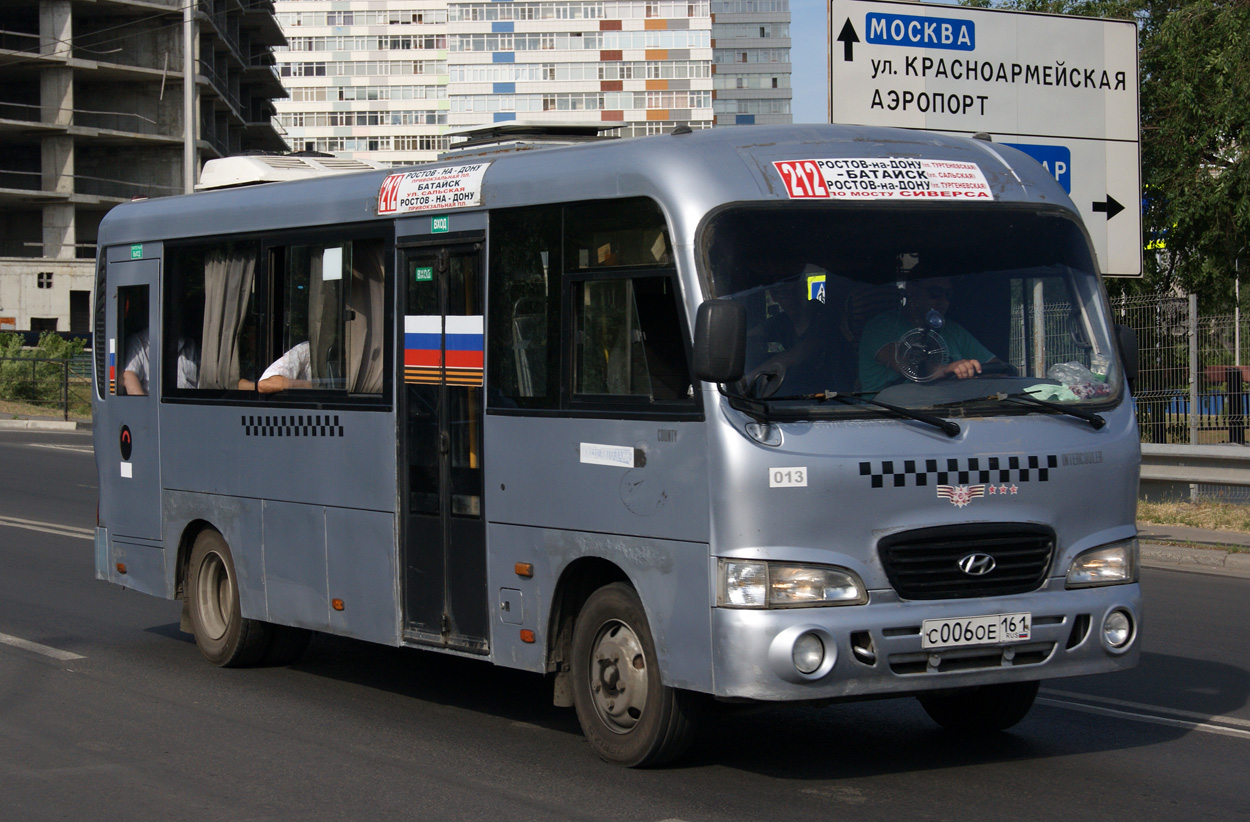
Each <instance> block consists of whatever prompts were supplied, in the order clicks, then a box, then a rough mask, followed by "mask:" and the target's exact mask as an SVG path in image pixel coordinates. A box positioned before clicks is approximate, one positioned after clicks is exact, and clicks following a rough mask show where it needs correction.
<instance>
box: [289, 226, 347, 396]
mask: <svg viewBox="0 0 1250 822" xmlns="http://www.w3.org/2000/svg"><path fill="white" fill-rule="evenodd" d="M343 250H344V248H343V246H339V245H336V246H329V247H321V246H316V247H313V248H293V249H292V251H302V252H304V253H303V254H297V255H291V257H288V259H290V260H292V261H293V262H295V264H296V265H298V261H299V259H300V258H301V257H303V258H305V259H306V260H307V265H308V269H307V276H308V279H307V280H306V281H304V280H303V278H302V277H301V276H293V277H291V278H289V279H288V281H287V294H288V296H287V300H288V307H289V308H288V310H289V312H290V314H289V316H297V315H298V314H300V313H302V311H301V309H303V308H304V306H300V305H298V303H299V302H301V299H300V298H301V297H305V295H306V299H307V301H308V302H307V312H308V314H307V316H308V343H309V348H310V352H309V355H310V357H311V358H312V377H313V384H314V385H318V386H321V387H323V388H342V387H343V367H342V362H343V349H342V341H341V338H340V335H339V328H340V323H341V317H342V307H341V302H340V300H339V297H340V293H341V291H342V288H341V286H342V283H343ZM300 273H301V274H302V273H303V272H300ZM304 282H307V291H306V292H305V294H300V291H302V290H303V288H302V286H303V283H304ZM296 327H297V324H296V323H290V324H289V325H288V339H287V340H286V345H287V347H288V348H291V347H293V346H295V345H297V344H298V343H300V342H302V341H303V340H298V339H295V338H296V337H299V336H302V335H301V334H299V333H298V331H296V330H295V328H296Z"/></svg>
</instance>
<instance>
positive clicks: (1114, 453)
mask: <svg viewBox="0 0 1250 822" xmlns="http://www.w3.org/2000/svg"><path fill="white" fill-rule="evenodd" d="M513 148H519V149H521V150H512V151H504V150H498V151H495V150H492V149H491V148H490V147H489V146H479V147H477V148H472V149H466V150H465V151H463V152H461V153H460V154H459V155H457V156H452V157H448V158H446V159H444V160H442V161H439V162H437V163H432V164H429V165H424V166H419V167H411V168H399V169H380V170H368V171H362V172H358V173H346V174H330V175H312V176H310V178H309V179H305V180H297V181H292V182H274V183H265V184H259V185H250V186H238V187H233V188H227V189H222V190H206V191H200V192H197V193H194V194H191V195H187V196H180V197H170V198H164V199H158V200H149V201H143V202H135V203H130V204H125V205H122V206H119V207H117V208H115V209H114V210H113V211H111V212H110V213H109V214H108V215H107V216H106V218H105V219H104V220H103V222H102V223H101V225H100V230H99V249H100V252H99V268H98V288H97V292H96V311H95V346H94V351H95V377H96V382H95V397H94V414H95V424H94V437H95V453H96V460H97V465H98V470H99V478H100V506H99V522H98V527H97V529H96V538H95V556H96V562H95V567H96V574H97V576H98V577H99V578H100V579H103V580H107V581H109V582H112V583H116V584H118V585H122V586H126V587H128V588H131V589H134V590H137V591H142V592H145V593H148V594H152V595H155V596H158V597H164V598H167V599H171V600H180V601H181V602H182V603H183V619H182V624H183V628H184V629H185V630H187V631H189V632H190V633H192V634H193V635H194V637H195V641H196V643H197V645H198V647H199V650H200V651H201V653H202V654H203V655H204V656H205V657H206V658H207V659H208V661H209V662H211V663H213V664H215V665H220V666H243V665H257V664H271V665H272V664H284V663H289V662H291V661H293V660H295V659H297V658H298V657H299V656H300V654H301V653H302V652H303V651H304V649H305V647H306V645H307V643H308V639H309V635H310V632H326V633H330V634H337V635H341V636H345V637H353V638H357V639H360V640H366V641H369V642H375V643H380V644H384V645H392V646H410V647H413V648H424V649H428V650H433V651H437V652H440V653H445V654H455V655H459V656H464V657H471V658H475V659H480V660H482V661H484V662H488V663H493V664H495V665H502V666H507V667H510V668H517V669H521V670H525V671H531V672H534V673H536V674H540V675H546V676H548V677H549V678H550V679H551V681H552V685H553V694H554V700H555V702H556V703H557V704H559V705H565V706H572V707H574V708H575V709H576V712H577V716H578V718H579V720H580V723H581V726H582V728H583V730H584V732H585V734H586V737H587V738H588V739H589V741H590V743H591V745H592V747H593V750H594V751H595V753H597V754H598V756H600V757H602V758H603V759H605V760H608V761H610V762H613V763H618V764H621V765H626V766H645V765H656V764H660V763H663V762H666V761H671V760H672V759H673V758H674V757H676V756H678V755H679V754H680V753H681V752H682V751H683V749H684V748H685V747H686V745H687V744H688V743H689V741H690V739H691V737H692V734H693V733H694V731H695V728H696V726H697V724H698V721H699V720H700V717H701V716H702V717H704V718H707V717H709V716H711V714H710V713H709V712H706V711H705V708H707V706H708V705H709V704H711V703H712V702H714V701H718V702H720V703H731V704H732V703H749V704H759V703H798V702H803V703H830V702H836V701H840V700H854V699H861V698H866V697H883V696H897V697H904V696H909V697H917V698H918V699H919V701H920V703H921V704H922V705H923V706H924V708H925V710H926V711H927V712H928V714H929V715H930V716H931V717H932V718H933V719H934V720H936V721H937V722H938V723H940V724H941V725H943V726H946V727H949V728H955V729H961V730H979V731H996V730H1000V729H1003V728H1006V727H1009V726H1011V725H1013V724H1014V723H1016V722H1018V721H1019V720H1020V719H1021V718H1023V717H1024V715H1025V714H1026V712H1027V711H1028V710H1029V708H1030V706H1031V705H1032V703H1033V701H1034V696H1035V695H1036V693H1037V688H1038V683H1039V682H1040V681H1042V680H1045V679H1050V678H1054V677H1066V676H1073V675H1078V674H1093V673H1099V672H1109V671H1117V670H1121V669H1125V668H1128V667H1130V666H1132V665H1134V664H1135V663H1136V662H1137V659H1138V654H1139V647H1140V636H1139V627H1140V624H1141V610H1140V607H1141V603H1140V590H1139V585H1138V547H1137V541H1136V528H1135V504H1136V503H1135V501H1136V491H1137V476H1138V465H1139V459H1140V449H1139V445H1138V441H1139V438H1138V432H1137V427H1136V423H1135V419H1134V414H1133V408H1132V404H1131V401H1130V395H1129V389H1128V382H1129V380H1130V379H1132V378H1133V377H1134V369H1135V367H1136V366H1135V358H1136V346H1135V343H1134V342H1133V341H1132V340H1131V339H1130V337H1129V336H1128V335H1127V334H1125V333H1124V332H1122V331H1121V330H1120V329H1118V328H1117V327H1116V326H1113V325H1112V324H1111V320H1110V316H1109V312H1108V307H1107V299H1106V296H1105V291H1104V288H1103V284H1102V282H1101V278H1100V274H1099V271H1098V266H1097V263H1096V259H1095V255H1094V252H1093V250H1092V246H1091V243H1090V239H1089V237H1088V235H1087V232H1086V231H1085V229H1084V227H1083V225H1082V223H1081V220H1080V217H1079V216H1078V213H1077V211H1076V209H1075V207H1074V206H1073V204H1072V202H1071V201H1070V200H1069V198H1068V196H1067V195H1066V194H1065V193H1064V191H1063V189H1062V188H1061V187H1060V186H1059V185H1058V184H1057V183H1056V182H1055V180H1054V179H1053V178H1052V177H1051V176H1050V175H1049V174H1048V173H1047V172H1046V171H1045V170H1044V169H1043V168H1042V167H1041V166H1039V165H1038V164H1037V163H1036V162H1035V161H1034V160H1032V159H1031V158H1029V157H1027V156H1026V155H1024V154H1022V153H1020V152H1018V151H1016V150H1014V149H1012V148H1009V147H1006V146H1003V145H999V144H996V143H994V142H992V141H988V140H985V139H963V138H956V137H951V136H939V135H934V134H927V133H924V132H916V131H898V130H889V129H871V128H851V127H839V126H829V125H810V126H784V127H764V126H760V127H752V128H739V129H714V130H707V131H694V132H691V131H690V130H689V129H685V128H678V129H677V130H675V131H673V132H672V133H670V134H664V135H658V136H651V137H644V138H638V139H601V140H584V141H581V142H578V143H577V144H574V145H564V146H547V147H544V146H543V145H542V144H535V143H533V142H531V143H523V144H521V145H514V146H513ZM252 161H253V162H255V158H253V160H252ZM284 162H288V164H290V163H294V162H295V160H294V159H287V158H284Z"/></svg>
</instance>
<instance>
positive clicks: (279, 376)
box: [256, 342, 313, 394]
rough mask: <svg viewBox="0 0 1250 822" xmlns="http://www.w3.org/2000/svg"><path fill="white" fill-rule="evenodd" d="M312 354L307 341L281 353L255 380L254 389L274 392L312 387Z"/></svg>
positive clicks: (266, 392)
mask: <svg viewBox="0 0 1250 822" xmlns="http://www.w3.org/2000/svg"><path fill="white" fill-rule="evenodd" d="M312 385H313V384H312V355H311V349H310V348H309V345H308V343H307V342H302V343H300V344H299V345H297V346H295V347H294V348H292V349H291V350H290V351H288V352H286V353H285V354H283V355H282V356H281V357H279V358H278V359H277V361H276V362H274V363H273V364H272V365H270V366H269V367H268V368H266V369H265V373H263V374H261V375H260V379H259V380H257V381H256V390H257V391H259V392H260V393H262V394H274V393H276V392H278V391H286V390H287V389H289V388H312Z"/></svg>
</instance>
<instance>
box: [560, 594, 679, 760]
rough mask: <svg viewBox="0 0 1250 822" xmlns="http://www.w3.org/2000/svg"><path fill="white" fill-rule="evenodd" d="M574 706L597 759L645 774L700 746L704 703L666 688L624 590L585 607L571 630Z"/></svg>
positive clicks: (596, 597)
mask: <svg viewBox="0 0 1250 822" xmlns="http://www.w3.org/2000/svg"><path fill="white" fill-rule="evenodd" d="M572 658H573V705H574V707H575V708H576V710H577V718H578V721H579V722H580V723H581V726H582V732H583V733H584V734H585V735H586V739H587V740H588V741H589V742H590V745H591V747H592V748H594V751H595V753H596V754H598V755H599V757H600V758H601V759H603V760H605V761H607V762H611V763H613V764H616V765H623V766H625V767H629V768H642V767H648V766H655V765H662V764H664V763H666V762H669V761H672V760H673V759H675V758H677V757H678V756H680V755H681V754H682V753H683V752H684V751H685V750H686V748H687V747H689V745H690V742H691V741H692V740H693V738H694V732H695V727H696V724H697V718H698V717H697V714H698V706H699V702H698V698H697V696H696V695H695V694H692V693H689V692H687V691H682V690H679V689H676V688H669V687H667V686H665V685H664V684H663V683H662V682H661V681H660V667H659V663H658V661H657V658H656V653H655V642H654V641H653V640H652V638H651V630H650V628H649V627H648V625H647V617H646V613H645V612H644V611H643V608H642V602H641V601H640V600H639V599H638V594H637V593H635V591H634V589H633V588H632V587H630V586H629V585H627V584H625V583H621V582H617V583H613V584H611V585H607V586H605V587H603V588H600V589H599V590H598V591H595V592H594V593H593V594H591V595H590V598H589V599H588V600H586V604H585V606H584V607H583V608H582V611H581V613H580V614H578V617H577V623H576V625H575V626H574V628H573V648H572Z"/></svg>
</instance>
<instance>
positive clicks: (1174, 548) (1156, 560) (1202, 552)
mask: <svg viewBox="0 0 1250 822" xmlns="http://www.w3.org/2000/svg"><path fill="white" fill-rule="evenodd" d="M1141 559H1142V565H1145V566H1147V567H1151V568H1175V569H1180V570H1189V571H1204V572H1209V573H1215V574H1225V575H1227V576H1235V577H1245V578H1247V579H1250V553H1241V552H1236V553H1234V552H1230V551H1226V550H1224V549H1223V548H1221V547H1219V546H1212V547H1209V548H1189V547H1186V546H1183V545H1158V544H1151V543H1143V544H1142V546H1141Z"/></svg>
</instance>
